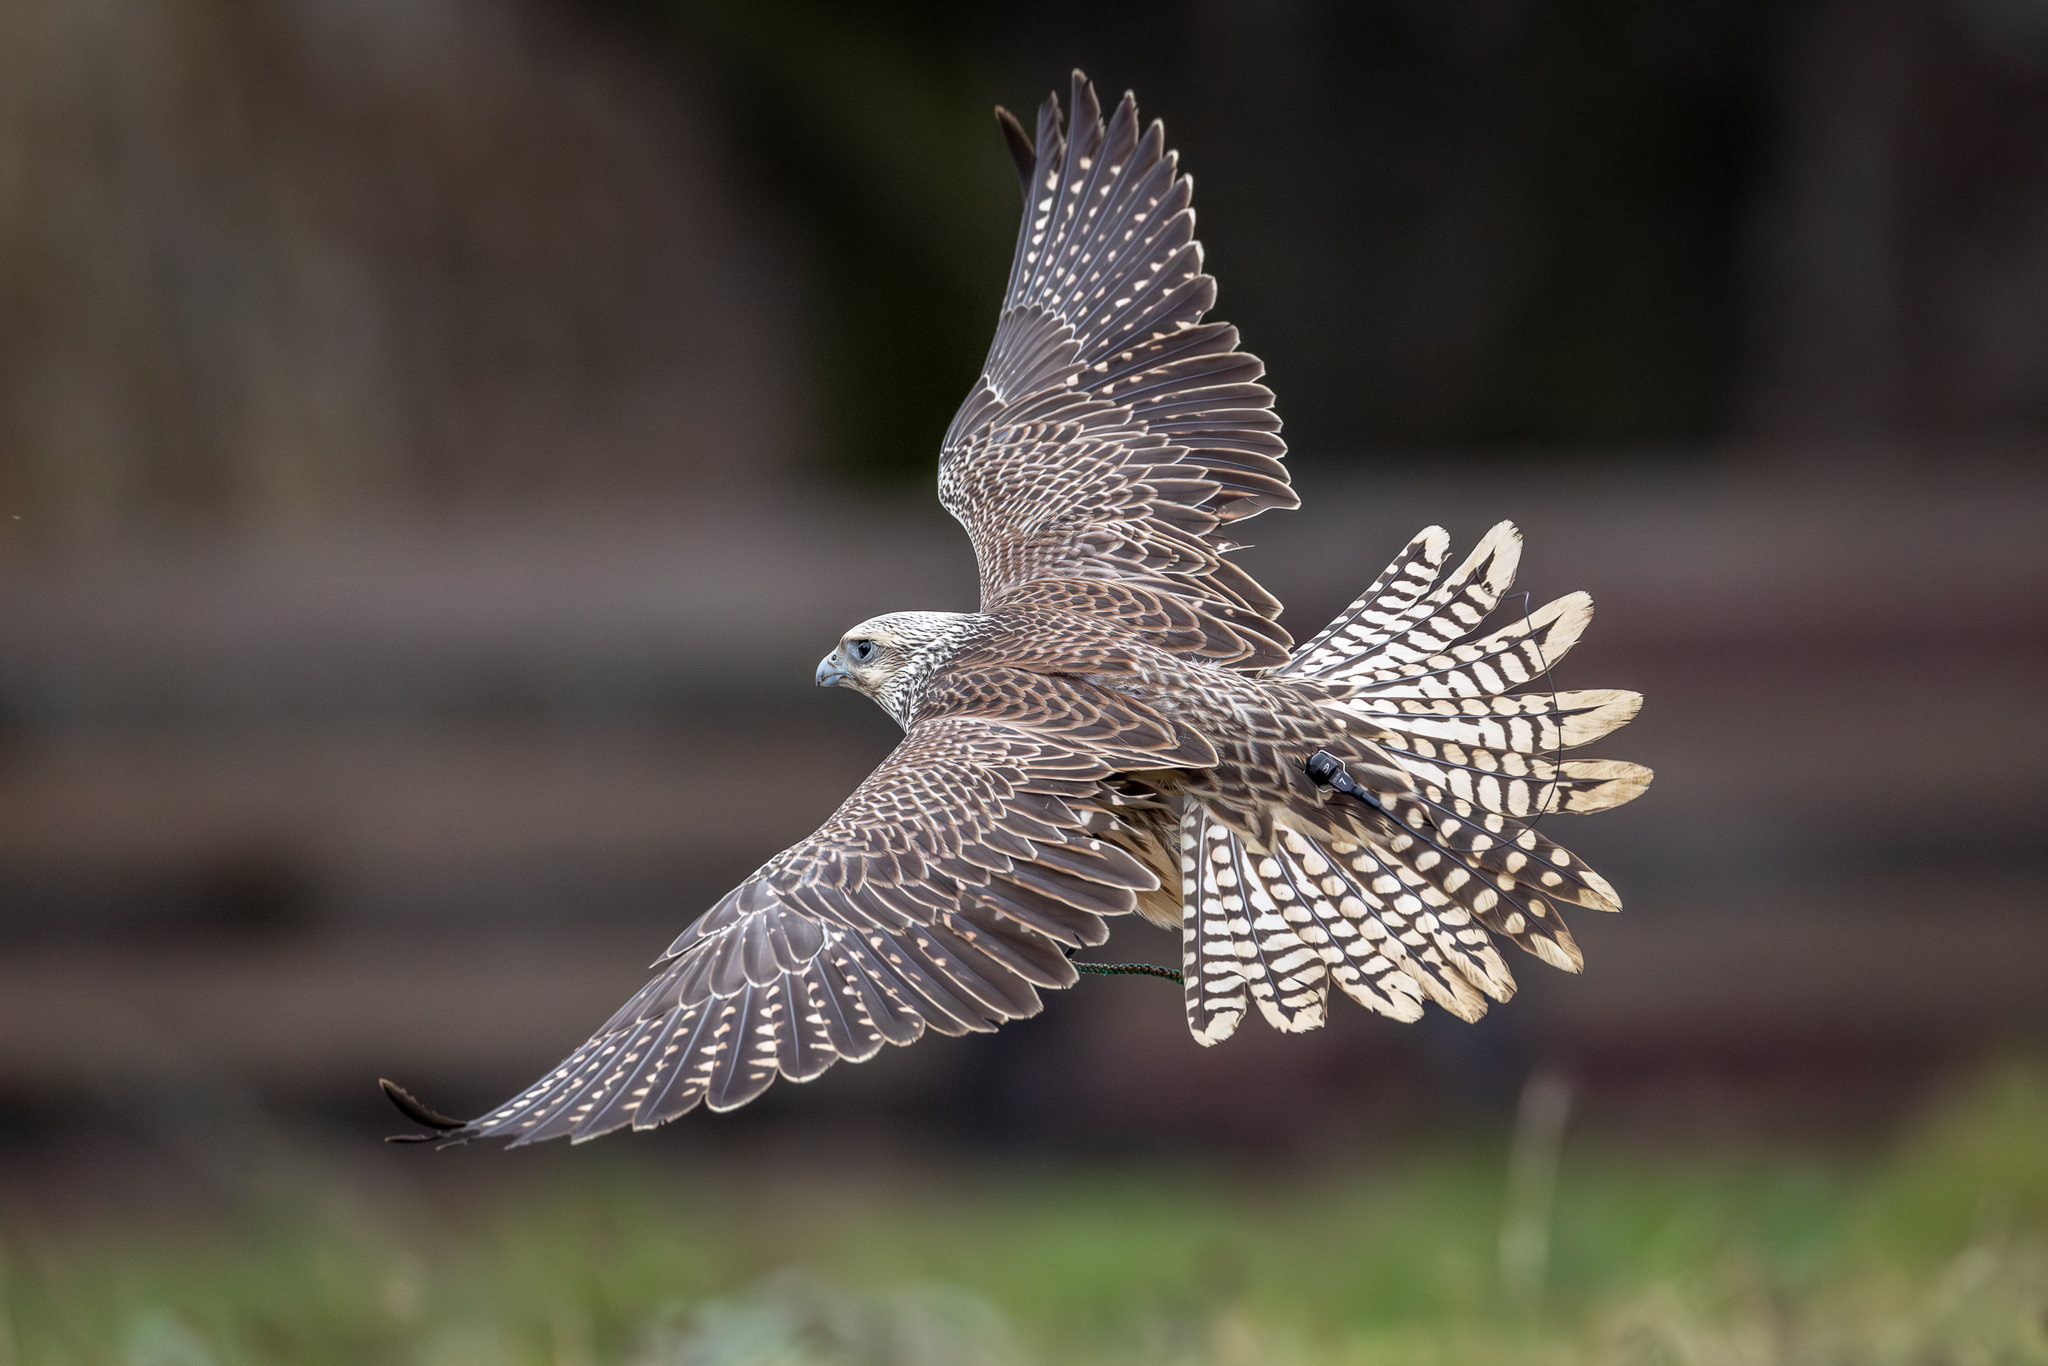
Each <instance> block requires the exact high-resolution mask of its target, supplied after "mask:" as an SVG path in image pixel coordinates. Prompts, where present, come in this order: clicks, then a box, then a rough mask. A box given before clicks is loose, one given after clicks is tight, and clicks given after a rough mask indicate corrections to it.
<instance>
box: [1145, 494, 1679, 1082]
mask: <svg viewBox="0 0 2048 1366" xmlns="http://www.w3.org/2000/svg"><path fill="white" fill-rule="evenodd" d="M1449 544H1450V539H1449V537H1448V536H1446V535H1445V533H1444V532H1443V531H1442V530H1441V529H1440V528H1437V527H1431V528H1429V529H1428V530H1426V531H1424V532H1422V533H1421V534H1420V535H1418V536H1416V537H1415V539H1414V540H1413V541H1411V542H1409V544H1408V546H1407V548H1406V549H1404V550H1403V551H1402V553H1401V554H1400V556H1399V557H1397V558H1396V559H1395V561H1394V562H1393V564H1391V565H1390V566H1388V568H1387V570H1386V572H1384V573H1383V574H1381V575H1380V576H1379V578H1378V579H1377V580H1376V581H1375V582H1374V583H1373V586H1372V587H1371V588H1369V589H1367V590H1366V592H1365V593H1364V594H1363V595H1362V596H1361V597H1360V598H1359V599H1358V600H1357V601H1356V602H1354V603H1352V604H1351V606H1350V607H1348V608H1346V609H1345V610H1344V611H1343V612H1342V613H1340V614H1339V615H1338V617H1337V618H1336V620H1335V621H1333V622H1331V623H1330V625H1329V626H1328V627H1326V628H1325V629H1324V630H1323V631H1322V632H1321V633H1320V634H1318V635H1317V636H1316V637H1315V638H1314V639H1312V640H1310V641H1309V642H1308V643H1307V644H1305V645H1303V646H1302V647H1301V648H1300V649H1299V650H1297V651H1296V652H1295V654H1294V656H1293V657H1292V658H1291V659H1290V660H1289V662H1288V663H1287V664H1286V665H1285V666H1283V667H1282V668H1280V669H1279V670H1277V671H1276V673H1275V674H1274V675H1273V677H1274V678H1275V679H1276V680H1284V679H1288V678H1299V679H1302V680H1305V681H1313V683H1314V684H1315V685H1316V686H1317V688H1318V689H1320V690H1321V691H1320V696H1321V697H1322V698H1324V699H1325V700H1324V701H1323V702H1322V705H1323V706H1324V707H1326V708H1328V709H1329V710H1330V711H1332V712H1333V713H1334V715H1333V717H1332V720H1333V725H1332V742H1331V745H1330V749H1331V751H1332V752H1333V755H1334V758H1333V762H1334V763H1335V765H1336V770H1335V771H1336V772H1337V773H1339V774H1342V775H1343V776H1342V777H1338V778H1334V779H1333V781H1334V782H1336V783H1337V784H1339V786H1340V787H1350V788H1351V791H1349V792H1346V791H1340V790H1337V789H1335V788H1325V789H1324V795H1325V801H1324V802H1323V804H1322V805H1321V806H1319V807H1315V808H1313V809H1311V808H1308V807H1306V806H1302V807H1290V808H1288V809H1286V810H1284V811H1280V812H1276V813H1273V819H1272V820H1270V821H1266V822H1246V821H1231V822H1229V823H1228V824H1226V822H1225V821H1224V820H1222V819H1219V817H1218V816H1217V814H1216V813H1212V812H1210V811H1208V810H1207V809H1205V808H1203V807H1201V806H1199V805H1191V806H1190V807H1189V809H1188V811H1187V814H1186V815H1185V817H1184V818H1183V821H1182V825H1181V869H1182V875H1181V876H1182V904H1183V907H1184V908H1185V910H1184V921H1183V925H1184V930H1183V933H1184V939H1185V948H1186V966H1185V979H1186V991H1187V1007H1188V1024H1189V1027H1190V1029H1192V1030H1193V1032H1194V1035H1195V1037H1196V1039H1197V1040H1199V1041H1200V1042H1202V1043H1204V1044H1213V1043H1217V1042H1220V1041H1221V1040H1222V1039H1224V1038H1227V1037H1229V1035H1230V1034H1231V1033H1232V1032H1233V1031H1234V1030H1235V1029H1236V1027H1237V1025H1238V1023H1239V1022H1240V1021H1241V1020H1242V1019H1243V1017H1244V1015H1245V1014H1246V1013H1247V1012H1248V1011H1249V1010H1250V1009H1251V1008H1252V1007H1254V1006H1256V1007H1257V1009H1258V1010H1259V1012H1260V1013H1261V1014H1262V1015H1264V1016H1265V1018H1266V1019H1267V1021H1268V1022H1269V1023H1270V1024H1272V1025H1273V1027H1274V1028H1276V1029H1281V1030H1290V1031H1292V1030H1303V1029H1313V1028H1315V1027H1317V1026H1318V1025H1320V1024H1321V1023H1322V1022H1323V1012H1324V1002H1325V1000H1326V998H1327V995H1328V987H1329V983H1331V982H1335V983H1336V985H1337V987H1338V989H1339V990H1341V991H1343V992H1344V993H1345V994H1346V995H1348V996H1350V997H1351V998H1352V999H1353V1000H1356V1001H1357V1002H1359V1003H1360V1004H1361V1005H1364V1006H1366V1007H1367V1008H1369V1009H1371V1010H1375V1011H1378V1012H1379V1013H1381V1014H1383V1015H1387V1016H1390V1017H1392V1018H1394V1019H1397V1020H1404V1021H1406V1020H1413V1019H1416V1018H1418V1017H1419V1016H1420V1015H1421V1013H1422V1008H1423V1004H1424V1003H1425V1002H1430V1001H1433V1002H1435V1003H1436V1004H1438V1005H1440V1006H1442V1007H1443V1008H1444V1009H1446V1010H1448V1011H1450V1012H1451V1013H1452V1014H1454V1015H1457V1016H1459V1017H1460V1018H1462V1019H1467V1020H1475V1019H1478V1018H1479V1017H1480V1016H1481V1015H1483V1014H1484V1013H1485V1011H1486V1005H1487V1001H1488V999H1489V998H1490V999H1492V1000H1496V1001H1505V1000H1507V999H1508V998H1509V997H1511V996H1512V995H1513V994H1514V991H1515V981H1514V977H1513V975H1512V973H1510V971H1509V970H1508V966H1507V964H1506V963H1505V962H1504V961H1503V960H1502V959H1501V956H1500V954H1499V952H1498V951H1497V949H1496V948H1495V946H1494V942H1493V940H1494V937H1495V936H1498V937H1500V938H1504V939H1508V940H1510V941H1512V942H1513V943H1515V944H1516V945H1518V946H1519V947H1521V948H1522V949H1523V950H1525V951H1527V952H1529V953H1532V954H1534V955H1536V956H1537V957H1538V958H1541V959H1542V960H1543V961H1545V962H1546V963H1549V964H1551V965H1552V966H1554V967H1559V968H1563V969H1564V970H1566V971H1568V972H1576V971H1578V970H1579V967H1580V966H1581V963H1582V961H1583V960H1582V957H1581V955H1580V953H1579V949H1578V946H1577V945H1576V944H1575V943H1574V942H1573V941H1572V937H1571V934H1570V932H1569V931H1568V930H1567V929H1566V928H1565V925H1564V920H1563V918H1562V916H1561V915H1560V913H1559V908H1560V906H1561V905H1567V904H1569V905H1578V906H1585V907H1588V908H1591V909H1595V910H1607V911H1618V910H1620V909H1621V902H1620V899H1619V898H1618V897H1617V896H1616V894H1615V892H1614V889H1613V887H1612V886H1610V885H1609V884H1608V882H1607V881H1606V879H1604V878H1602V877H1601V876H1600V875H1599V874H1598V873H1596V872H1594V871H1593V870H1592V869H1591V868H1589V867H1587V866H1586V864H1585V863H1584V862H1583V861H1582V860H1580V859H1579V858H1577V857H1576V856H1575V855H1573V854H1571V853H1570V852H1569V851H1567V850H1565V849H1564V848H1562V847H1560V846H1559V845H1558V844H1556V843H1555V842H1554V841H1552V840H1550V839H1548V838H1547V837H1545V836H1544V835H1542V834H1540V833H1538V832H1537V831H1536V830H1535V829H1534V828H1533V826H1531V825H1530V824H1528V822H1529V821H1531V820H1533V819H1535V818H1536V817H1538V816H1542V815H1544V814H1547V813H1549V812H1553V811H1563V812H1579V813H1587V812H1593V811H1604V810H1606V809H1608V808H1609V807H1614V806H1619V805H1621V804H1622V803H1624V802H1627V801H1630V800H1632V799H1634V798H1635V797H1636V796H1638V795H1640V794H1641V793H1642V791H1643V789H1644V788H1646V787H1647V786H1648V785H1649V782H1650V778H1651V774H1650V770H1649V769H1647V768H1644V767H1642V766H1641V765H1639V764H1631V763H1625V762H1622V761H1619V760H1611V759H1599V760H1568V759H1564V758H1562V757H1561V752H1562V751H1563V750H1566V749H1571V748H1573V747H1575V746H1578V745H1582V744H1586V743H1588V742H1590V741H1592V740H1596V739H1598V738H1600V737H1601V736H1603V735H1605V734H1607V733H1608V732H1609V731H1612V730H1614V729H1615V728H1616V727H1618V726H1621V725H1623V724H1625V723H1627V722H1628V721H1629V720H1630V719H1631V718H1632V717H1634V716H1635V714H1636V712H1637V710H1638V709H1639V708H1640V707H1641V705H1642V698H1641V697H1640V696H1639V695H1638V694H1636V693H1632V692H1619V691H1612V690H1596V691H1576V692H1561V691H1558V690H1556V689H1554V688H1552V687H1550V686H1549V685H1548V682H1547V677H1548V674H1549V671H1550V669H1551V667H1552V666H1554V665H1555V664H1556V663H1557V661H1558V660H1559V659H1561V658H1563V656H1564V655H1565V654H1566V653H1567V652H1568V651H1569V650H1570V649H1571V648H1572V646H1573V645H1574V644H1576V643H1577V642H1578V639H1579V637H1580V635H1581V634H1582V633H1583V632H1584V630H1585V628H1586V625H1587V623H1588V622H1589V621H1590V620H1591V619H1592V600H1591V599H1590V598H1589V597H1587V595H1586V594H1584V593H1572V594H1569V595H1567V596H1565V597H1563V598H1560V599H1558V600H1557V601H1555V602H1552V603H1549V604H1546V605H1545V606H1543V607H1540V608H1537V609H1535V610H1533V611H1527V610H1525V611H1522V612H1519V613H1517V615H1516V617H1515V619H1513V620H1511V621H1509V622H1508V623H1507V624H1506V625H1503V626H1500V627H1499V628H1497V629H1495V630H1492V631H1490V632H1486V631H1484V630H1483V628H1484V626H1485V623H1486V621H1487V619H1488V616H1489V614H1491V613H1492V612H1493V611H1494V609H1495V608H1496V607H1498V606H1499V604H1500V602H1501V599H1502V598H1503V596H1504V595H1505V594H1506V593H1507V590H1508V588H1509V586H1510V585H1511V584H1512V583H1513V581H1514V575H1515V569H1516V567H1517V564H1518V561H1519V559H1520V556H1521V535H1520V533H1519V532H1517V531H1516V530H1515V528H1514V526H1513V525H1512V524H1510V523H1507V522H1503V523H1501V524H1500V525H1498V526H1496V527H1494V528H1493V530H1492V531H1491V532H1489V533H1488V534H1487V536H1486V537H1485V538H1484V539H1483V540H1482V541H1481V542H1480V544H1479V545H1478V547H1477V548H1476V549H1474V550H1473V552H1472V554H1471V555H1470V556H1469V557H1468V558H1467V559H1466V560H1465V561H1464V563H1463V564H1461V565H1459V566H1458V567H1457V568H1456V569H1454V570H1451V571H1450V572H1449V573H1448V574H1446V573H1445V572H1444V561H1445V552H1446V551H1447V549H1448V547H1449ZM1308 757H1309V756H1307V755H1304V756H1301V759H1302V760H1303V761H1306V760H1307V759H1308ZM1347 758H1348V759H1350V760H1351V761H1352V763H1353V764H1354V765H1355V772H1351V771H1347V770H1346V769H1345V768H1344V766H1343V763H1342V760H1343V759H1347ZM1390 759H1391V760H1392V764H1393V767H1392V768H1391V769H1390V768H1389V767H1388V764H1387V761H1388V760H1390ZM1353 779H1356V783H1355V784H1354V783H1352V781H1351V780H1353ZM1233 826H1241V827H1245V828H1258V829H1269V830H1271V831H1272V832H1273V834H1272V837H1271V838H1270V839H1269V840H1267V841H1266V842H1267V844H1269V845H1270V846H1271V847H1260V845H1259V844H1258V843H1257V842H1256V841H1255V840H1254V839H1253V837H1251V836H1248V835H1247V834H1245V833H1242V831H1241V830H1239V829H1233V828H1232V827H1233Z"/></svg>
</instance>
